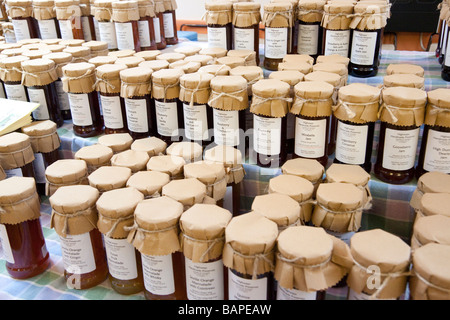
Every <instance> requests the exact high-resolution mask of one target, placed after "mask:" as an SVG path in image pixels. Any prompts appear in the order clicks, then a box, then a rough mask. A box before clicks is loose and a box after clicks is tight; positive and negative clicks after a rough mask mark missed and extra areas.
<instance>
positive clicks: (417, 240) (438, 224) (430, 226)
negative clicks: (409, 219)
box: [411, 214, 450, 251]
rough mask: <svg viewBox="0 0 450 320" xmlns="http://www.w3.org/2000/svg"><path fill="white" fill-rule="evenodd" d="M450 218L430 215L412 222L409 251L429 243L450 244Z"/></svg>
mask: <svg viewBox="0 0 450 320" xmlns="http://www.w3.org/2000/svg"><path fill="white" fill-rule="evenodd" d="M449 227H450V217H449V216H445V215H440V214H436V215H431V216H426V217H422V218H420V219H418V220H417V221H415V222H414V226H413V233H412V236H411V250H412V251H415V250H417V249H418V248H420V247H422V246H424V245H427V244H429V243H439V244H445V245H449V244H450V238H449V234H448V232H447V230H448V228H449Z"/></svg>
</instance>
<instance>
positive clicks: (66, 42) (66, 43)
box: [59, 39, 86, 47]
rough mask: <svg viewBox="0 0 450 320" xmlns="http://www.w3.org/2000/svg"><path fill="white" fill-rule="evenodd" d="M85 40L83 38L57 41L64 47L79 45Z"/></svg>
mask: <svg viewBox="0 0 450 320" xmlns="http://www.w3.org/2000/svg"><path fill="white" fill-rule="evenodd" d="M85 42H86V41H85V40H83V39H64V40H61V41H60V42H59V44H60V45H62V46H66V47H81V45H82V44H83V43H85Z"/></svg>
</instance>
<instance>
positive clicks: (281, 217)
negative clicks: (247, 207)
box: [251, 193, 300, 230]
mask: <svg viewBox="0 0 450 320" xmlns="http://www.w3.org/2000/svg"><path fill="white" fill-rule="evenodd" d="M251 210H252V211H254V212H258V213H260V214H261V215H263V216H265V217H266V218H268V219H270V220H272V221H273V222H275V223H276V224H277V226H278V229H279V230H282V229H285V228H287V227H289V226H292V225H296V224H299V223H300V205H299V203H298V202H297V201H295V200H294V199H292V198H291V197H290V196H288V195H286V194H282V193H269V194H264V195H259V196H256V197H255V198H254V199H253V203H252V207H251Z"/></svg>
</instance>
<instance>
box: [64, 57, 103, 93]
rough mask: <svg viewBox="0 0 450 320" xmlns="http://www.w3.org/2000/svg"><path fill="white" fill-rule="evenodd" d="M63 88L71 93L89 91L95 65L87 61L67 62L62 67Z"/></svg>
mask: <svg viewBox="0 0 450 320" xmlns="http://www.w3.org/2000/svg"><path fill="white" fill-rule="evenodd" d="M62 73H63V78H62V79H61V80H62V82H63V89H64V91H66V92H71V93H91V92H92V91H94V84H95V65H93V64H91V63H87V62H79V63H69V64H67V65H65V66H64V67H62Z"/></svg>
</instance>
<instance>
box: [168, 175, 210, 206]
mask: <svg viewBox="0 0 450 320" xmlns="http://www.w3.org/2000/svg"><path fill="white" fill-rule="evenodd" d="M162 196H166V197H169V198H171V199H174V200H176V201H178V202H180V203H181V204H182V205H183V207H184V211H186V210H187V209H189V208H191V207H192V206H193V205H195V204H197V203H208V202H209V203H211V202H210V200H211V199H210V198H209V197H207V196H206V186H205V185H204V184H203V183H201V182H200V181H199V180H197V179H196V178H188V179H186V178H185V179H177V180H172V181H170V182H169V183H168V184H166V185H165V186H164V187H163V188H162ZM212 203H213V204H215V202H214V201H212Z"/></svg>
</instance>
